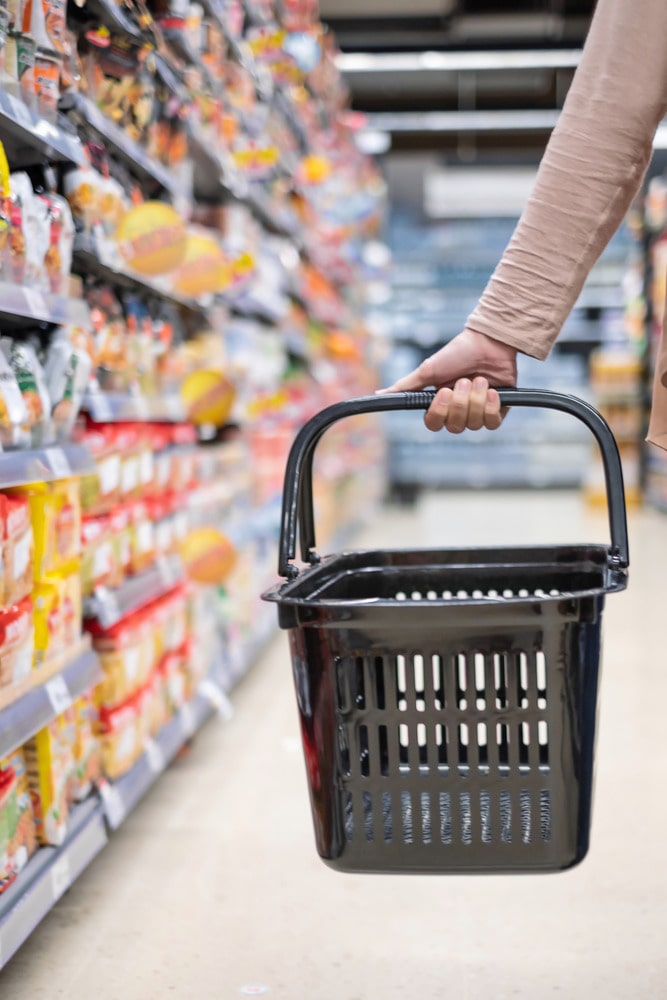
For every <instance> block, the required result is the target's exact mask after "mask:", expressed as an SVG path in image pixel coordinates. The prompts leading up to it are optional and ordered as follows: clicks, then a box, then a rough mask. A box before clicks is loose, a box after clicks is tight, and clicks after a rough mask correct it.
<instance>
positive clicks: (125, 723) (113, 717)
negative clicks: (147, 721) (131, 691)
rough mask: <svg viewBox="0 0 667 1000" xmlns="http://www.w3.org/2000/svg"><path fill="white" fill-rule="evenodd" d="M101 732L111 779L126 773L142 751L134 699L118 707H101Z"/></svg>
mask: <svg viewBox="0 0 667 1000" xmlns="http://www.w3.org/2000/svg"><path fill="white" fill-rule="evenodd" d="M97 732H98V735H99V739H100V743H101V746H102V764H103V767H104V773H105V774H106V776H107V778H111V779H112V780H113V779H115V778H120V777H121V776H122V775H123V774H125V773H126V772H127V771H129V769H130V768H131V767H132V765H133V764H134V763H135V761H136V760H137V759H138V757H139V755H140V754H141V751H142V743H141V741H140V739H139V736H138V733H137V706H136V701H135V700H132V699H131V700H130V701H128V702H127V703H126V704H124V705H119V706H118V707H117V708H110V709H109V708H104V707H102V708H100V710H99V720H98V724H97Z"/></svg>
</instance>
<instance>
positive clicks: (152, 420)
mask: <svg viewBox="0 0 667 1000" xmlns="http://www.w3.org/2000/svg"><path fill="white" fill-rule="evenodd" d="M5 14H6V15H7V10H6V9H5ZM8 17H9V23H8V25H7V29H8V30H5V29H4V28H3V29H2V31H1V32H0V34H1V43H2V44H1V46H0V48H1V51H2V61H1V63H0V72H1V73H2V81H1V85H2V91H1V94H0V375H1V379H0V381H1V385H0V445H1V449H2V450H1V451H0V546H1V547H2V553H1V554H2V558H1V559H0V566H1V573H0V591H1V595H0V965H2V964H3V963H5V962H7V961H8V960H9V959H10V957H11V955H12V954H13V952H14V951H15V950H16V948H18V947H19V945H20V944H21V942H22V941H23V940H24V939H25V937H26V936H27V934H29V933H30V931H31V930H32V929H33V927H34V926H36V924H37V923H38V922H39V920H40V919H41V918H42V917H43V916H44V914H45V913H46V912H47V911H48V909H50V907H51V906H52V905H53V904H54V902H55V901H56V900H57V898H58V897H59V896H60V895H61V894H62V892H63V891H64V890H65V889H66V888H67V887H68V886H69V884H70V883H71V881H72V880H73V879H74V878H75V877H76V875H77V874H78V873H79V872H80V871H81V870H82V869H83V868H84V867H85V866H86V865H87V864H88V862H89V861H90V860H92V858H93V857H94V856H95V854H96V853H97V852H98V851H99V850H100V849H101V847H103V846H104V843H105V842H106V839H107V836H108V831H109V829H113V828H115V827H117V826H118V825H119V824H120V823H121V822H122V820H123V819H124V817H125V815H127V813H128V812H129V811H130V810H131V808H132V807H133V806H134V804H135V803H136V802H137V801H138V800H139V798H140V797H141V795H143V793H144V792H145V791H146V790H147V789H148V788H149V787H150V785H151V784H152V783H154V782H155V781H156V780H157V778H158V777H159V775H160V773H161V771H162V770H163V769H164V767H165V766H166V765H167V763H168V762H169V760H171V759H172V758H173V757H174V756H175V755H176V754H177V753H178V751H179V749H180V748H181V747H182V746H183V744H184V743H186V742H187V741H188V740H189V739H191V737H192V735H193V733H194V732H195V730H196V729H197V728H198V727H199V726H200V725H201V724H202V723H203V722H204V720H205V719H206V718H207V717H208V716H209V715H210V714H211V713H212V712H213V711H219V712H224V711H225V710H226V708H227V707H228V694H229V692H230V691H231V689H232V688H233V686H234V684H235V683H236V682H237V681H238V680H239V679H240V677H242V676H243V674H244V673H245V671H246V670H247V669H248V667H249V666H250V664H251V663H252V662H253V660H254V658H255V657H256V656H257V654H258V653H259V651H260V650H261V649H262V648H263V646H264V645H265V644H266V642H267V640H268V638H269V636H270V635H271V634H272V632H273V627H274V623H273V615H272V614H271V613H270V610H271V609H267V608H266V606H264V605H262V604H261V602H260V599H259V594H260V593H261V592H262V591H263V590H264V589H265V588H266V586H267V585H268V584H269V583H270V582H271V581H272V580H273V579H274V575H275V565H276V546H277V535H278V529H279V521H280V498H281V489H282V476H283V470H284V464H285V458H286V454H287V449H288V448H289V445H290V443H291V440H292V438H293V436H294V434H295V432H296V429H297V428H298V427H299V426H300V425H301V424H302V423H303V422H304V421H305V420H306V419H307V418H308V417H309V416H311V415H312V414H313V413H314V412H316V411H317V410H318V409H320V408H321V407H322V405H324V404H325V403H326V402H327V401H334V400H338V399H341V398H344V397H346V396H352V395H358V394H364V393H369V392H372V391H374V390H375V389H376V388H377V385H378V382H377V377H376V372H375V363H374V359H375V353H376V350H375V345H374V340H373V337H372V336H371V333H370V332H369V330H368V329H367V328H366V326H365V325H364V311H365V275H364V271H363V264H362V260H363V254H364V248H365V246H366V245H367V244H368V242H369V241H371V240H374V239H376V238H377V236H378V234H379V233H380V230H381V225H382V219H383V213H384V208H385V200H386V191H385V184H384V181H383V179H382V177H381V175H380V173H379V171H378V170H377V167H376V166H375V165H374V163H373V162H372V161H371V160H370V159H369V158H368V157H366V156H365V155H364V154H362V153H361V152H360V151H359V148H358V145H357V142H356V136H355V130H356V123H355V120H354V117H353V116H351V115H350V114H349V112H348V105H349V97H348V93H347V89H346V87H345V86H344V84H343V81H342V78H341V76H340V74H339V72H338V70H337V69H336V66H335V56H336V48H335V43H334V40H333V36H332V35H331V34H330V33H329V32H328V31H327V30H326V29H325V28H324V27H323V25H322V24H321V23H320V22H319V20H318V18H317V11H316V9H315V7H314V5H313V4H311V3H309V2H296V3H292V2H290V3H289V4H286V5H282V4H278V5H276V6H275V7H274V5H273V4H272V3H263V4H262V5H261V7H260V6H259V5H257V6H256V8H255V9H251V8H250V7H249V6H241V5H240V4H237V3H218V2H215V0H208V2H207V3H205V4H204V5H203V6H200V5H198V4H185V6H184V5H183V4H180V3H176V2H175V0H174V2H172V0H149V2H148V3H144V2H143V0H142V2H137V3H135V2H134V0H130V2H125V0H123V2H118V3H116V2H114V0H94V2H93V0H90V2H88V3H84V4H78V3H74V2H72V3H69V4H64V3H63V4H57V3H56V4H53V3H46V2H45V3H42V2H41V0H28V2H27V3H26V4H24V5H23V6H21V5H19V7H18V8H17V7H16V5H13V6H11V7H10V9H9V13H8ZM5 20H6V18H5ZM2 23H3V24H4V23H5V22H2ZM382 456H383V438H382V434H381V428H380V427H379V426H378V425H376V424H373V423H372V422H369V421H362V422H361V423H359V424H355V423H354V422H352V424H351V425H349V426H345V427H344V428H341V430H340V431H337V432H336V433H334V434H332V435H331V436H330V439H329V440H328V441H327V442H326V444H325V446H324V447H323V449H322V454H321V457H320V458H319V460H318V465H317V469H316V490H317V493H318V497H319V498H320V500H321V502H320V503H319V510H320V521H321V524H320V529H319V530H320V534H322V535H324V536H325V537H327V538H329V539H330V540H333V539H334V538H340V537H341V536H342V535H345V534H346V533H348V532H349V531H350V530H351V529H352V527H353V526H355V525H357V524H359V523H360V522H363V521H364V520H365V519H367V518H368V517H369V516H370V515H371V513H372V511H373V510H374V508H375V507H376V505H377V504H378V503H379V501H380V498H381V493H382V490H383V485H384V479H383V474H382V470H383V464H382Z"/></svg>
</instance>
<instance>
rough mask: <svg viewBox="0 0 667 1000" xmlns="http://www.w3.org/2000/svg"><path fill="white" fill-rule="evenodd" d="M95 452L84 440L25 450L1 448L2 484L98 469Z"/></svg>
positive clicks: (20, 484) (38, 479)
mask: <svg viewBox="0 0 667 1000" xmlns="http://www.w3.org/2000/svg"><path fill="white" fill-rule="evenodd" d="M95 469H96V464H95V460H94V458H93V456H92V455H91V453H90V452H89V451H88V449H87V448H85V447H84V446H83V445H81V444H64V445H54V446H53V447H51V448H41V449H36V450H28V449H26V450H25V451H3V452H0V488H2V489H6V488H7V487H9V486H27V485H28V483H37V482H49V483H50V482H53V481H54V480H56V479H68V478H69V477H70V476H83V475H86V474H87V473H90V472H94V471H95Z"/></svg>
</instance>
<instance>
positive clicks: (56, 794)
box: [24, 717, 74, 847]
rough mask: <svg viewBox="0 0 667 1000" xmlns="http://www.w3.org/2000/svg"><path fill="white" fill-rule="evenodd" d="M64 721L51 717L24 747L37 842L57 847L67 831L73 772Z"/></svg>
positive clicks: (69, 743)
mask: <svg viewBox="0 0 667 1000" xmlns="http://www.w3.org/2000/svg"><path fill="white" fill-rule="evenodd" d="M66 732H67V724H66V722H65V721H64V720H63V719H62V718H61V717H58V718H56V719H53V720H52V721H51V722H50V723H49V724H48V725H47V726H45V727H44V729H40V731H39V732H38V733H37V735H36V736H34V737H33V738H32V739H31V740H28V742H27V743H26V745H25V747H24V752H25V758H26V764H27V768H28V780H29V782H30V795H31V797H32V805H33V810H34V813H35V826H36V830H37V839H38V841H39V843H40V844H51V845H54V846H56V847H57V846H60V844H62V842H63V840H64V839H65V835H66V833H67V819H68V816H69V807H68V792H69V787H70V782H71V777H72V773H73V771H74V756H73V752H72V746H71V742H70V741H69V740H68V739H67V738H66Z"/></svg>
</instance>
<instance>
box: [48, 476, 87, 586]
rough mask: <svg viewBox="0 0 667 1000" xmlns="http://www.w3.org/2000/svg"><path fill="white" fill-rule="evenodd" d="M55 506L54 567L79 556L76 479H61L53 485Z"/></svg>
mask: <svg viewBox="0 0 667 1000" xmlns="http://www.w3.org/2000/svg"><path fill="white" fill-rule="evenodd" d="M52 493H53V497H54V504H55V515H56V523H55V565H56V566H61V565H62V564H63V563H67V562H70V561H71V560H72V559H78V557H79V556H80V555H81V491H80V485H79V480H78V479H62V480H60V481H59V482H57V483H54V484H53V487H52Z"/></svg>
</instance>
